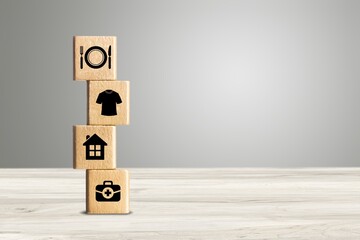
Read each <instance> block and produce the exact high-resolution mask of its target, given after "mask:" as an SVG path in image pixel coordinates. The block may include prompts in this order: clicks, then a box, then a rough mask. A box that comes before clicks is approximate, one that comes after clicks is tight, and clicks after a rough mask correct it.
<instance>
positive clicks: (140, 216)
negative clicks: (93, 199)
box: [0, 168, 360, 240]
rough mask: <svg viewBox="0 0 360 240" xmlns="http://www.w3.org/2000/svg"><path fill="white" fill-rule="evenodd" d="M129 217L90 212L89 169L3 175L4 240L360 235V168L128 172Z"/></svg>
mask: <svg viewBox="0 0 360 240" xmlns="http://www.w3.org/2000/svg"><path fill="white" fill-rule="evenodd" d="M129 172H130V175H131V194H130V196H131V199H130V200H131V209H130V210H131V214H129V215H88V214H86V213H85V171H74V170H72V169H1V170H0V189H1V192H0V211H1V214H0V239H49V238H53V239H98V238H101V239H150V240H152V239H160V240H165V239H206V240H212V239H214V240H215V239H216V240H222V239H226V240H232V239H256V240H260V239H287V240H290V239H291V240H292V239H301V240H305V239H309V240H310V239H311V240H313V239H316V240H339V239H346V240H358V239H360V201H359V199H360V169H359V168H348V169H346V168H333V169H331V168H330V169H130V170H129Z"/></svg>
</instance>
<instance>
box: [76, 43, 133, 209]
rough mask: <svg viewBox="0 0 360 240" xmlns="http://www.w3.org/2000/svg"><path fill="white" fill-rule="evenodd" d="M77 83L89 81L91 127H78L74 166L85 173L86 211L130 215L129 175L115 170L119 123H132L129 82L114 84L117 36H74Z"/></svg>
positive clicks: (88, 101)
mask: <svg viewBox="0 0 360 240" xmlns="http://www.w3.org/2000/svg"><path fill="white" fill-rule="evenodd" d="M73 58H74V80H86V81H87V125H76V126H74V128H73V135H74V168H75V169H86V212H87V213H95V214H115V213H120V214H122V213H129V211H130V210H129V174H128V171H127V170H125V169H116V128H115V126H116V125H128V124H129V81H119V80H116V78H117V76H116V65H117V50H116V37H110V36H75V37H74V55H73Z"/></svg>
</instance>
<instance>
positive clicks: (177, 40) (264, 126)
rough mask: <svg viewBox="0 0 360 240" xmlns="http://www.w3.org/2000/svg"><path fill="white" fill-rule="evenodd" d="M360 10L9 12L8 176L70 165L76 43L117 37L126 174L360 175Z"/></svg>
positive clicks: (350, 4) (267, 5) (207, 7)
mask: <svg viewBox="0 0 360 240" xmlns="http://www.w3.org/2000/svg"><path fill="white" fill-rule="evenodd" d="M359 13H360V2H359V1H313V0H311V1H305V0H304V1H289V0H284V1H275V0H270V1H256V0H249V1H224V0H221V1H199V0H190V1H184V0H179V1H169V0H164V1H158V0H156V1H118V0H117V1H85V0H84V1H64V0H62V1H45V0H44V1H1V2H0V43H1V44H0V54H1V55H0V77H1V79H0V91H1V92H0V110H1V114H0V154H1V160H0V167H72V125H76V124H86V84H85V82H75V81H73V80H72V36H73V35H115V36H117V37H118V59H119V60H118V79H123V80H125V79H129V80H130V81H131V125H130V126H128V127H124V126H119V127H117V141H118V142H117V148H118V160H117V163H118V167H313V166H360V161H359V159H360V148H359V146H360V124H359V123H360V81H359V79H360V67H359V66H360V65H359V64H360V47H359V46H360V44H359V43H360V27H359V26H360V24H359V23H360V14H359Z"/></svg>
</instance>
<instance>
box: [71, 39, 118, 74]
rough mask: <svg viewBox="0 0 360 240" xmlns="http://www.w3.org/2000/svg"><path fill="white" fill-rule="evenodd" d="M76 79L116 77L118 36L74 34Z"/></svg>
mask: <svg viewBox="0 0 360 240" xmlns="http://www.w3.org/2000/svg"><path fill="white" fill-rule="evenodd" d="M73 45H74V50H73V51H74V52H73V61H74V80H115V79H116V65H117V56H116V55H117V54H116V37H112V36H74V44H73Z"/></svg>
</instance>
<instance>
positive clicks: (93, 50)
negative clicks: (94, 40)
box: [80, 45, 111, 69]
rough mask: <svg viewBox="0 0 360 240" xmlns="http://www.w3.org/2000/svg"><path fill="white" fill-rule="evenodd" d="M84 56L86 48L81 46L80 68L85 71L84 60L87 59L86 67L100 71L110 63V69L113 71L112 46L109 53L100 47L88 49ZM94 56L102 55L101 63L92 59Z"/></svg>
mask: <svg viewBox="0 0 360 240" xmlns="http://www.w3.org/2000/svg"><path fill="white" fill-rule="evenodd" d="M83 54H84V46H80V68H81V69H83V60H84V59H85V63H86V65H88V66H89V67H91V68H94V69H99V68H102V67H103V66H104V65H105V64H106V62H107V61H108V68H109V69H111V45H110V46H109V48H108V52H107V53H106V51H105V50H104V49H103V48H102V47H100V46H92V47H90V48H88V49H87V50H86V52H85V55H84V57H83ZM92 54H100V55H101V59H100V61H94V60H93V59H92V57H91V55H92Z"/></svg>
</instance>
